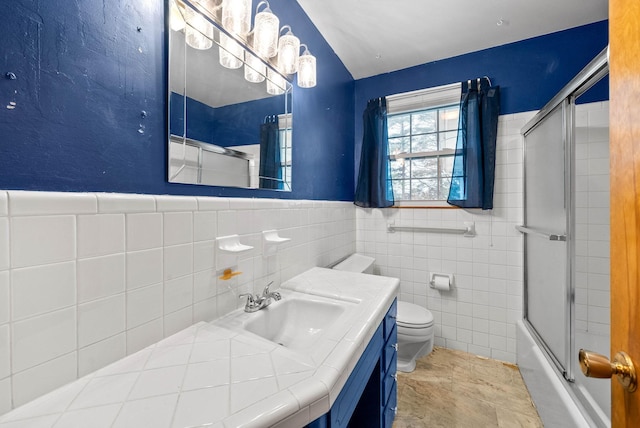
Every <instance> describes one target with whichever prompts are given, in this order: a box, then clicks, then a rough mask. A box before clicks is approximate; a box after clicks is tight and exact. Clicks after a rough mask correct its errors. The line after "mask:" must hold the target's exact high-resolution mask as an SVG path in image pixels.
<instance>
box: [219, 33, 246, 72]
mask: <svg viewBox="0 0 640 428" xmlns="http://www.w3.org/2000/svg"><path fill="white" fill-rule="evenodd" d="M218 53H219V55H220V65H222V66H223V67H226V68H240V67H242V64H243V63H244V60H243V59H244V49H243V48H242V46H241V45H240V44H239V43H238V42H236V41H235V40H233V39H232V38H231V37H229V36H227V35H226V34H222V33H220V48H219V49H218Z"/></svg>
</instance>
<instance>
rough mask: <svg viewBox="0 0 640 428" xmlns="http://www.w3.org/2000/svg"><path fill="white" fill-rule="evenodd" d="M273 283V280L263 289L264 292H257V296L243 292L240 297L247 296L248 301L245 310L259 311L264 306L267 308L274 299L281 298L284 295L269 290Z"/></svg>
mask: <svg viewBox="0 0 640 428" xmlns="http://www.w3.org/2000/svg"><path fill="white" fill-rule="evenodd" d="M271 284H273V281H271V282H270V283H268V284H267V286H266V287H264V290H262V294H261V295H259V294H256V295H255V296H254V295H253V294H251V293H242V294H241V295H240V296H238V297H239V298H241V299H242V298H243V297H246V298H247V301H246V303H245V305H244V311H245V312H257V311H259V310H260V309H262V308H266V307H267V306H269V305H270V304H271V302H272V301H273V300H276V301H277V300H280V299H282V296H281V295H280V293H278V292H277V291H269V287H270V286H271Z"/></svg>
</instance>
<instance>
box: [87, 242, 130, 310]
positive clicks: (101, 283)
mask: <svg viewBox="0 0 640 428" xmlns="http://www.w3.org/2000/svg"><path fill="white" fill-rule="evenodd" d="M76 280H77V287H78V303H84V302H88V301H91V300H95V299H99V298H102V297H108V296H113V295H114V294H118V293H122V292H124V290H125V255H124V253H122V254H113V255H110V256H103V257H95V258H90V259H82V260H78V262H77V270H76Z"/></svg>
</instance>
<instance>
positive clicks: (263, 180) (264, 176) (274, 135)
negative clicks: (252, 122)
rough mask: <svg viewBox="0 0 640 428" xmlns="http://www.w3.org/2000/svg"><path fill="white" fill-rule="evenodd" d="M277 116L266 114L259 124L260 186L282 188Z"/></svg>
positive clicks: (263, 187) (262, 187)
mask: <svg viewBox="0 0 640 428" xmlns="http://www.w3.org/2000/svg"><path fill="white" fill-rule="evenodd" d="M279 135H280V129H279V127H278V116H275V115H274V116H267V117H265V119H264V123H263V124H262V125H260V171H259V175H260V188H261V189H282V188H283V186H282V184H283V183H282V165H280V138H279Z"/></svg>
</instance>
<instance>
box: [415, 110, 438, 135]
mask: <svg viewBox="0 0 640 428" xmlns="http://www.w3.org/2000/svg"><path fill="white" fill-rule="evenodd" d="M436 112H437V111H436V110H427V111H422V112H419V113H413V114H412V115H411V133H412V134H424V133H426V132H436V131H437V130H438V129H437V128H436V125H437V123H436V118H437V116H436Z"/></svg>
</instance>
